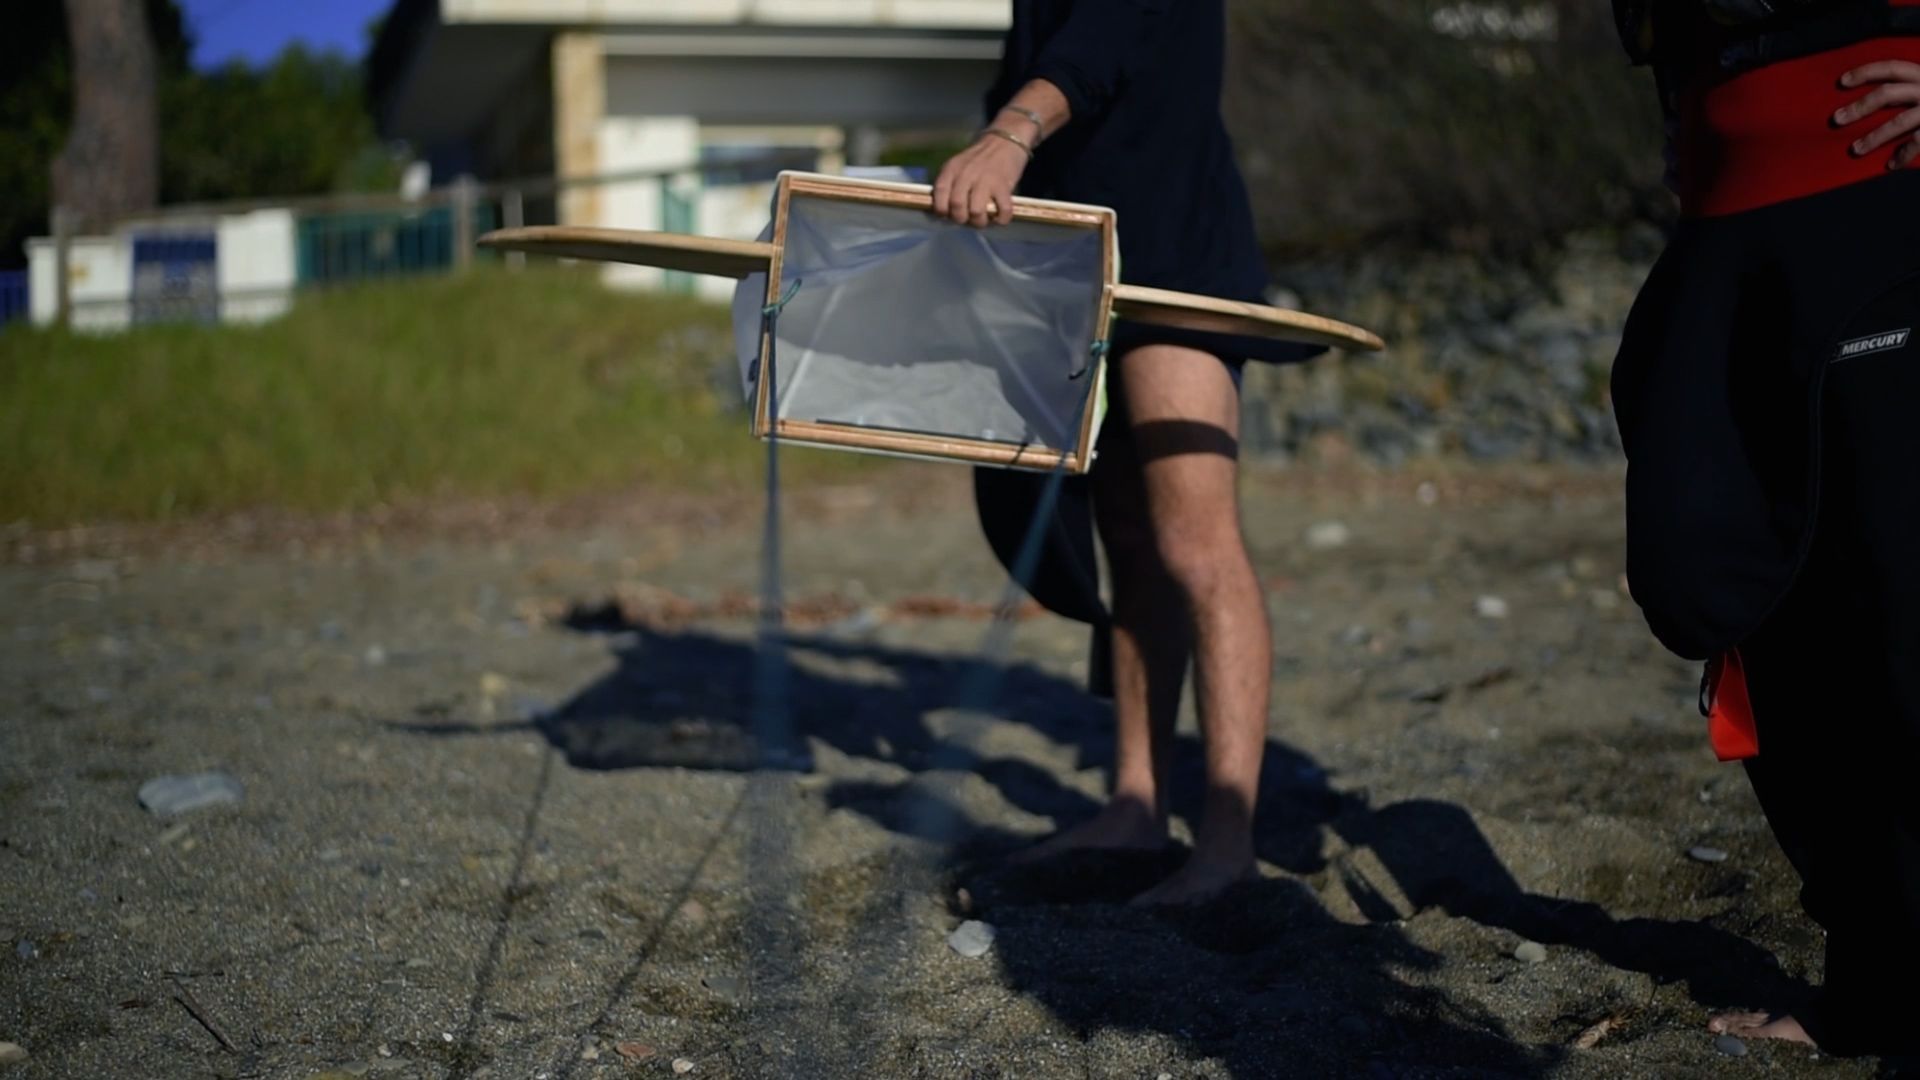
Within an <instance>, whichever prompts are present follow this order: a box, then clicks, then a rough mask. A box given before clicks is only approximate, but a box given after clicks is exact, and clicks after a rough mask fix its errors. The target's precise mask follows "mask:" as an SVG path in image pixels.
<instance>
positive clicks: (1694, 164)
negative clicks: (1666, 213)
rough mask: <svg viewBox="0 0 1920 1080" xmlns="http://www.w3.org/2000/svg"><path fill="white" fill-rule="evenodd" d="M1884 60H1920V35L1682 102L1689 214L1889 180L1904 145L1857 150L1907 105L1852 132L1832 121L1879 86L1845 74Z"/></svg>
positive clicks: (1772, 67)
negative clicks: (1849, 82)
mask: <svg viewBox="0 0 1920 1080" xmlns="http://www.w3.org/2000/svg"><path fill="white" fill-rule="evenodd" d="M1896 5H1897V6H1907V5H1920V0H1896ZM1877 60H1911V61H1914V62H1916V63H1920V37H1889V38H1876V39H1874V40H1872V41H1864V42H1861V43H1860V44H1858V45H1849V46H1847V47H1845V48H1841V49H1834V50H1832V51H1830V52H1824V53H1818V54H1815V55H1813V56H1805V57H1800V58H1798V59H1794V60H1783V61H1779V62H1777V63H1773V64H1769V65H1767V66H1765V67H1762V68H1756V69H1754V70H1753V71H1749V72H1745V73H1743V74H1740V75H1737V76H1735V77H1734V78H1732V79H1728V80H1726V81H1725V82H1720V83H1716V84H1713V85H1710V86H1707V87H1705V88H1704V89H1703V90H1696V91H1694V92H1692V93H1689V94H1685V95H1683V98H1682V101H1681V103H1680V117H1679V120H1680V125H1679V140H1678V146H1677V150H1678V153H1679V160H1678V161H1677V163H1676V164H1677V165H1678V170H1677V172H1678V185H1679V189H1680V207H1681V212H1682V213H1683V214H1685V215H1687V216H1689V217H1715V216H1720V215H1725V214H1738V213H1741V212H1742V211H1746V210H1755V209H1758V208H1760V207H1762V206H1769V205H1771V204H1773V203H1778V202H1785V201H1787V200H1788V199H1797V198H1801V197H1803V196H1807V195H1814V194H1818V193H1819V192H1822V191H1831V190H1833V189H1834V188H1838V187H1844V186H1846V185H1848V184H1855V183H1859V182H1860V181H1862V180H1870V179H1872V178H1874V177H1876V176H1881V175H1884V174H1885V172H1886V169H1887V163H1888V161H1890V160H1891V159H1892V157H1893V153H1894V150H1895V149H1896V148H1898V147H1899V146H1900V144H1901V141H1902V140H1898V139H1896V140H1894V141H1893V142H1892V143H1890V144H1888V145H1886V146H1883V147H1881V148H1880V149H1878V150H1875V151H1874V152H1873V153H1871V154H1867V155H1865V156H1864V157H1857V156H1855V155H1854V154H1853V152H1852V151H1851V150H1850V149H1849V147H1851V145H1852V144H1853V141H1854V140H1855V139H1858V138H1860V137H1861V136H1863V135H1866V134H1867V133H1868V132H1870V131H1872V130H1873V129H1874V128H1876V127H1878V126H1879V125H1880V124H1882V123H1885V122H1886V121H1888V120H1890V119H1892V118H1893V117H1895V116H1897V115H1899V113H1900V110H1901V109H1902V108H1904V107H1905V106H1895V107H1892V108H1888V109H1884V110H1882V111H1880V112H1879V113H1877V114H1875V115H1874V116H1872V117H1869V118H1867V119H1865V120H1861V121H1859V122H1857V123H1853V124H1849V125H1847V126H1846V127H1845V128H1836V127H1834V126H1833V123H1832V120H1833V114H1834V112H1835V111H1836V110H1838V109H1839V108H1840V107H1841V106H1843V105H1846V104H1849V103H1850V102H1853V101H1857V100H1859V99H1860V98H1861V97H1863V96H1865V95H1866V94H1867V93H1868V92H1869V91H1870V90H1871V89H1872V86H1870V85H1869V86H1856V87H1847V88H1842V87H1841V85H1840V76H1842V75H1844V74H1846V73H1847V72H1849V71H1851V70H1853V69H1854V68H1857V67H1859V66H1861V65H1862V64H1868V63H1872V62H1874V61H1877ZM1916 167H1920V166H1916Z"/></svg>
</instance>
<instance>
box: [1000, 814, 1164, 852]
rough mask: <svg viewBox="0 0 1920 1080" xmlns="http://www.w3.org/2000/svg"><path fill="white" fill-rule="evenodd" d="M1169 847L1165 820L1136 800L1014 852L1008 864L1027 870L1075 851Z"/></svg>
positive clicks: (1140, 849) (1137, 849) (1143, 849)
mask: <svg viewBox="0 0 1920 1080" xmlns="http://www.w3.org/2000/svg"><path fill="white" fill-rule="evenodd" d="M1167 844H1168V840H1167V823H1166V821H1165V820H1163V819H1161V818H1159V817H1157V816H1155V814H1154V813H1153V811H1152V810H1151V809H1149V808H1148V807H1146V806H1144V805H1142V804H1141V803H1139V802H1137V801H1135V800H1133V799H1115V800H1114V801H1112V802H1110V803H1108V804H1107V805H1106V806H1105V807H1103V808H1102V809H1101V810H1100V812H1099V813H1098V814H1095V815H1094V816H1092V817H1090V818H1088V819H1087V820H1085V821H1083V822H1081V823H1080V824H1078V825H1072V826H1069V827H1067V828H1065V829H1062V830H1060V831H1059V832H1057V833H1054V834H1053V835H1052V836H1049V837H1047V838H1046V839H1045V840H1042V841H1040V842H1039V843H1037V844H1035V845H1033V846H1032V847H1030V848H1026V849H1024V850H1022V851H1016V852H1014V853H1013V854H1012V855H1010V856H1008V858H1007V863H1008V864H1009V865H1012V866H1027V865H1031V864H1033V863H1038V862H1045V861H1046V860H1048V859H1051V858H1055V857H1056V856H1060V855H1065V854H1068V853H1070V852H1076V851H1149V852H1151V851H1162V850H1164V849H1165V848H1166V846H1167Z"/></svg>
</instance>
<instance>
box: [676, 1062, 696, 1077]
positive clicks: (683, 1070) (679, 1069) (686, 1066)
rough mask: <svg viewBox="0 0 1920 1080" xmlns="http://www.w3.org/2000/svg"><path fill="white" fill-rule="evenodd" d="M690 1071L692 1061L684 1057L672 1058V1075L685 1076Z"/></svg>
mask: <svg viewBox="0 0 1920 1080" xmlns="http://www.w3.org/2000/svg"><path fill="white" fill-rule="evenodd" d="M692 1071H693V1062H691V1061H688V1060H687V1059H686V1058H674V1059H673V1075H675V1076H685V1075H687V1074H688V1073H690V1072H692Z"/></svg>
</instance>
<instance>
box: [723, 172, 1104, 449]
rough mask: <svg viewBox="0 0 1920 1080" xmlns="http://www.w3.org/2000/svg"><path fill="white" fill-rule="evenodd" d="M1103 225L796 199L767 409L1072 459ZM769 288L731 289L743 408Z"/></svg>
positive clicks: (752, 282) (789, 416)
mask: <svg viewBox="0 0 1920 1080" xmlns="http://www.w3.org/2000/svg"><path fill="white" fill-rule="evenodd" d="M1101 243H1102V235H1101V233H1100V232H1099V231H1097V230H1093V229H1085V228H1073V227H1069V226H1062V225H1050V224H1043V223H1036V222H1016V223H1014V224H1012V225H1007V226H999V227H994V228H989V229H972V228H967V227H965V226H959V225H954V224H952V223H951V222H944V221H940V220H937V219H935V218H933V217H931V216H930V215H928V214H926V213H924V212H922V211H919V210H913V209H906V208H901V207H893V206H881V205H874V204H868V203H853V202H843V201H839V200H830V199H821V198H814V197H806V196H800V195H795V196H794V197H793V198H792V200H791V202H790V204H789V209H788V218H787V236H786V249H785V255H784V264H783V269H782V288H783V290H784V289H787V288H793V287H795V283H796V282H797V283H798V286H797V290H796V291H795V292H793V294H792V296H791V299H789V300H788V301H787V303H786V305H785V306H784V307H783V308H782V309H781V311H780V315H779V318H778V319H777V321H776V324H775V331H776V335H777V341H776V348H775V357H776V363H777V365H778V367H777V370H776V372H775V375H776V381H775V386H776V389H777V391H778V401H777V402H776V408H775V415H776V416H777V417H778V418H780V419H782V420H796V421H812V422H821V423H832V424H842V425H850V426H856V427H860V428H866V429H873V430H880V431H888V432H906V433H913V434H921V435H944V436H959V437H964V438H970V439H982V440H987V441H990V442H997V443H1007V444H1013V445H1026V446H1036V447H1041V448H1045V449H1071V448H1073V447H1074V446H1075V444H1076V443H1077V441H1078V438H1077V436H1078V429H1077V426H1076V420H1077V419H1078V418H1079V417H1080V410H1081V407H1082V402H1083V401H1084V400H1085V398H1086V395H1087V393H1088V389H1089V385H1088V382H1087V381H1086V380H1085V379H1084V378H1076V376H1079V375H1081V374H1082V373H1083V372H1085V371H1086V370H1087V368H1088V365H1089V363H1090V362H1091V361H1092V359H1093V358H1092V356H1091V355H1090V346H1091V344H1092V343H1093V341H1094V340H1095V339H1096V338H1097V337H1100V336H1101V335H1100V334H1098V333H1096V332H1095V321H1096V320H1097V318H1098V314H1099V306H1100V296H1101V289H1102V285H1103V276H1102V275H1103V260H1102V251H1101ZM766 295H767V293H766V279H765V276H764V275H755V276H754V277H752V278H749V279H747V280H746V281H745V282H743V283H742V285H741V287H740V289H739V291H738V292H737V293H736V294H735V303H734V331H735V336H736V339H737V344H738V352H739V356H740V358H741V381H742V387H743V389H744V390H745V391H746V393H747V394H748V396H749V399H751V396H752V392H753V382H754V379H755V378H756V377H757V373H758V365H757V363H756V361H757V360H758V359H759V350H760V325H761V307H762V306H763V305H764V304H765V298H766Z"/></svg>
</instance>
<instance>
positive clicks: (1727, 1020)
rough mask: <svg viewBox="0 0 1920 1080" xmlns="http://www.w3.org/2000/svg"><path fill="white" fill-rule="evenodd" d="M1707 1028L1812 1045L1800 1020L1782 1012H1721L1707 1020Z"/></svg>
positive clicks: (1726, 1033)
mask: <svg viewBox="0 0 1920 1080" xmlns="http://www.w3.org/2000/svg"><path fill="white" fill-rule="evenodd" d="M1707 1030H1708V1031H1711V1032H1713V1033H1714V1034H1715V1035H1733V1036H1736V1037H1738V1038H1742V1039H1778V1040H1780V1041H1782V1042H1795V1043H1805V1044H1806V1045H1808V1046H1812V1045H1814V1042H1813V1037H1812V1036H1811V1035H1808V1034H1807V1029H1806V1028H1803V1027H1801V1026H1800V1021H1798V1020H1795V1019H1794V1018H1793V1017H1791V1016H1787V1015H1785V1014H1783V1013H1765V1012H1731V1013H1721V1014H1720V1015H1719V1016H1716V1017H1714V1018H1713V1019H1711V1020H1709V1021H1707Z"/></svg>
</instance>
